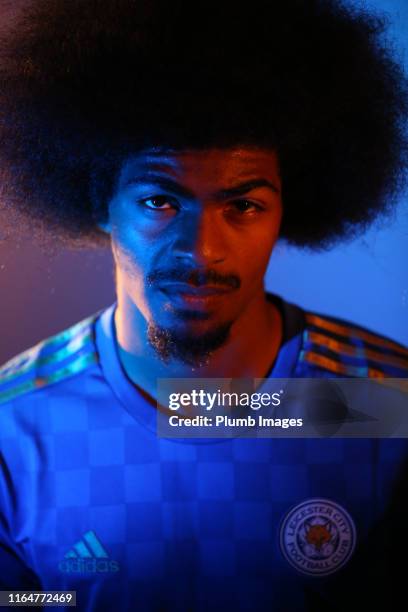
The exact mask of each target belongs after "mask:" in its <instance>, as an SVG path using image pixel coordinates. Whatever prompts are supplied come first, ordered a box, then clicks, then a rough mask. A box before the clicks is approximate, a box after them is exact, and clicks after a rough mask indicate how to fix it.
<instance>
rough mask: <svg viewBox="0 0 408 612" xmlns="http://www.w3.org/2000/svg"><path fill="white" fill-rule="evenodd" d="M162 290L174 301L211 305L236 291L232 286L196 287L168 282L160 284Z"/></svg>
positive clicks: (203, 305)
mask: <svg viewBox="0 0 408 612" xmlns="http://www.w3.org/2000/svg"><path fill="white" fill-rule="evenodd" d="M160 291H162V292H163V293H164V294H165V295H166V296H167V297H169V298H170V300H171V301H172V302H175V303H179V304H182V305H191V306H202V307H206V306H210V305H211V304H213V303H214V302H217V300H218V299H219V298H221V297H223V296H225V295H226V294H227V293H231V292H232V291H234V289H232V288H231V287H220V286H211V285H205V286H203V287H194V286H193V285H189V284H187V283H168V284H163V285H160Z"/></svg>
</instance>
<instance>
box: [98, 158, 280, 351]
mask: <svg viewBox="0 0 408 612" xmlns="http://www.w3.org/2000/svg"><path fill="white" fill-rule="evenodd" d="M280 192H281V184H280V177H279V169H278V160H277V156H276V154H275V152H273V151H272V150H268V149H256V148H241V147H240V148H238V147H237V148H231V149H208V150H203V151H193V150H186V151H181V152H180V151H177V152H175V151H170V150H169V151H160V152H159V151H157V150H146V151H144V152H142V153H139V154H137V155H135V156H134V157H132V158H130V159H128V160H127V162H126V163H125V164H124V166H123V168H122V170H121V173H120V177H119V181H118V186H117V190H116V193H115V195H114V197H113V199H112V200H111V202H110V207H109V229H110V231H111V237H112V247H113V253H114V257H115V262H116V274H117V284H118V290H119V294H122V295H126V296H127V299H128V300H130V302H132V303H133V304H134V305H135V306H136V307H137V309H138V311H139V312H140V313H141V314H142V316H143V317H144V319H145V321H146V323H147V325H148V330H149V332H148V340H149V341H150V343H151V344H152V345H153V346H154V347H155V348H156V349H157V350H158V352H159V353H160V347H161V349H162V351H161V352H162V356H164V354H165V353H166V350H167V353H168V354H169V353H172V350H171V345H172V343H173V345H174V343H175V344H177V343H178V344H179V346H181V345H182V344H183V343H184V345H185V347H186V348H187V347H188V346H190V347H191V345H192V344H194V345H195V346H196V349H197V351H200V348H199V346H200V342H201V344H202V349H203V350H202V353H203V354H205V353H206V349H208V350H207V353H208V352H209V347H210V346H211V347H212V350H214V347H215V348H217V347H218V346H220V345H221V344H223V342H225V340H226V339H227V337H228V333H229V330H230V328H231V326H232V325H233V324H234V322H236V321H238V320H239V318H240V316H241V315H242V313H243V312H244V311H245V310H246V309H247V308H248V306H249V305H250V304H251V302H253V300H256V299H258V300H259V299H261V296H262V299H263V295H264V287H263V279H264V275H265V271H266V267H267V265H268V261H269V257H270V254H271V251H272V248H273V246H274V243H275V241H276V240H277V237H278V232H279V227H280V221H281V216H282V203H281V195H280ZM123 292H124V293H123ZM166 338H167V345H168V346H167V348H166V347H165V346H164V345H166ZM169 347H170V348H169ZM176 353H177V351H176V352H174V351H173V354H174V355H175V354H176ZM167 356H168V355H167ZM186 361H188V359H187V360H186Z"/></svg>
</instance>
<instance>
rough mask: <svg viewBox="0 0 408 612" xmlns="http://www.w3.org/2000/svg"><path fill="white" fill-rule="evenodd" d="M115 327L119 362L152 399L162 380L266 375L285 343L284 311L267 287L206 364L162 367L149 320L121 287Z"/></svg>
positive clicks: (261, 376)
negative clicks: (149, 335)
mask: <svg viewBox="0 0 408 612" xmlns="http://www.w3.org/2000/svg"><path fill="white" fill-rule="evenodd" d="M115 328H116V339H117V343H118V350H119V358H120V361H121V364H122V366H123V368H124V370H125V372H126V374H127V376H128V377H129V378H130V380H131V381H132V382H133V383H134V384H135V385H137V386H138V387H139V388H140V389H142V390H143V391H145V392H146V393H147V394H148V395H150V396H151V397H155V394H156V385H157V379H158V378H244V377H245V378H263V377H266V376H267V375H268V372H269V370H270V368H271V366H272V364H273V362H274V360H275V358H276V355H277V353H278V350H279V346H280V344H281V340H282V321H281V316H280V313H279V311H278V309H277V308H276V306H275V305H274V304H272V303H271V302H270V301H268V300H267V296H266V293H265V291H264V290H263V289H262V291H260V292H259V294H257V295H256V296H255V297H254V299H253V300H252V301H251V302H250V303H249V304H248V306H247V308H246V309H245V310H244V312H243V313H242V314H241V315H240V317H239V318H238V319H237V320H236V321H235V322H234V323H233V325H232V327H231V330H230V335H229V337H228V340H227V341H226V342H225V344H224V345H223V346H221V347H220V348H219V349H217V350H216V351H214V353H212V354H211V356H210V357H209V359H208V362H207V363H205V365H201V366H197V367H194V366H191V365H188V364H185V363H182V362H180V361H177V360H175V359H171V360H169V362H168V363H163V361H162V360H161V359H160V357H159V356H158V355H157V353H156V352H155V351H154V349H153V348H152V347H151V346H150V345H149V344H148V342H147V341H146V332H147V322H146V320H145V318H144V317H143V315H142V313H141V311H140V310H139V308H138V307H137V306H136V305H135V304H134V302H133V301H132V300H131V299H130V297H129V295H128V294H127V293H126V292H125V291H124V290H120V287H118V307H117V309H116V312H115Z"/></svg>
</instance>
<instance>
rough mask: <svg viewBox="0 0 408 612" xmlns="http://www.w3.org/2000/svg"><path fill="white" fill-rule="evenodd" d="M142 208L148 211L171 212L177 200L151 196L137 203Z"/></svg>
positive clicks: (162, 196) (163, 196)
mask: <svg viewBox="0 0 408 612" xmlns="http://www.w3.org/2000/svg"><path fill="white" fill-rule="evenodd" d="M139 202H140V204H142V206H145V207H146V208H148V209H149V210H171V209H173V208H176V206H177V200H175V199H174V198H170V197H169V196H165V195H157V196H152V197H150V198H144V199H143V200H140V201H139Z"/></svg>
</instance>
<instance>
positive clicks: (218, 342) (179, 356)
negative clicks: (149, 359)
mask: <svg viewBox="0 0 408 612" xmlns="http://www.w3.org/2000/svg"><path fill="white" fill-rule="evenodd" d="M231 325H232V323H224V324H223V325H220V326H219V327H217V328H216V329H214V330H211V331H208V332H205V333H204V334H201V335H194V334H191V333H186V332H180V331H177V330H173V329H171V328H170V329H169V328H164V327H160V326H158V325H154V324H151V323H149V325H148V328H147V339H148V342H149V344H150V346H151V347H152V348H153V349H154V350H155V352H156V353H157V355H158V356H159V358H160V359H161V361H163V362H164V363H166V364H167V363H168V362H169V360H170V359H172V358H173V359H176V360H177V361H180V362H182V363H184V364H186V365H189V366H193V367H196V368H200V367H203V366H205V365H207V364H208V363H209V361H210V358H211V355H212V354H213V353H214V351H216V350H217V349H219V348H220V347H221V346H222V345H223V344H225V342H226V341H227V339H228V336H229V332H230V329H231Z"/></svg>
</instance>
